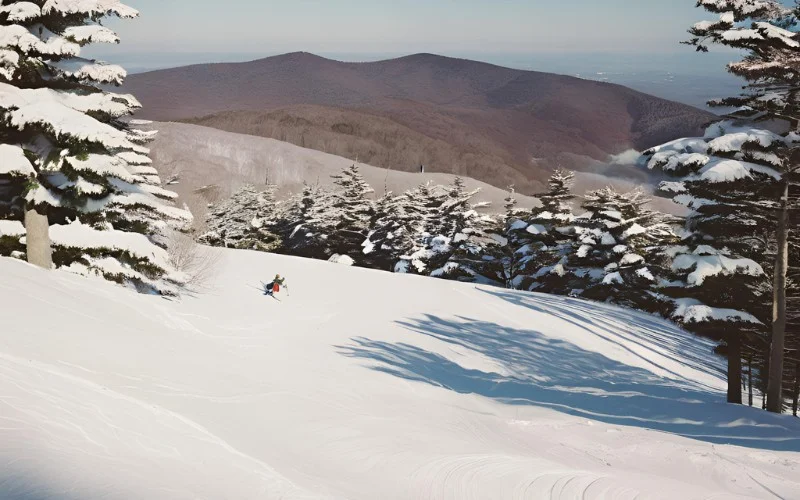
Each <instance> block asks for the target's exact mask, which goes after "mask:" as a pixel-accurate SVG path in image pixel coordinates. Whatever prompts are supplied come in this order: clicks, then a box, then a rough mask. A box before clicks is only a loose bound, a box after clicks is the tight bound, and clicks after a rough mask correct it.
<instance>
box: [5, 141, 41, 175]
mask: <svg viewBox="0 0 800 500" xmlns="http://www.w3.org/2000/svg"><path fill="white" fill-rule="evenodd" d="M35 173H36V171H35V170H34V169H33V165H31V162H30V160H28V158H27V157H26V156H25V152H24V151H23V150H22V148H21V147H19V146H14V145H12V144H0V175H16V176H23V177H28V176H30V175H31V174H35Z"/></svg>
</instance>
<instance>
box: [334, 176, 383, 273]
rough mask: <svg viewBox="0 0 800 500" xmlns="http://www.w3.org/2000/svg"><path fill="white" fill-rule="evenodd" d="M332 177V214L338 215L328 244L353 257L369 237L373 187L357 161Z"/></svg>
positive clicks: (372, 208)
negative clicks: (360, 170) (365, 178)
mask: <svg viewBox="0 0 800 500" xmlns="http://www.w3.org/2000/svg"><path fill="white" fill-rule="evenodd" d="M333 179H334V181H333V183H334V185H335V186H336V190H335V191H334V198H333V207H332V208H333V213H331V216H332V217H335V218H336V227H335V229H336V230H335V231H333V232H331V233H330V238H329V242H328V244H329V246H330V247H331V249H332V251H333V252H334V253H337V254H340V255H348V256H350V257H351V258H354V257H357V254H359V253H361V244H362V243H363V241H364V238H366V236H367V232H368V226H369V222H370V219H371V217H372V214H373V210H374V206H373V202H372V199H371V198H370V195H371V194H372V193H374V190H373V189H372V188H371V187H370V186H369V184H367V182H366V181H365V180H364V177H363V176H362V175H361V172H359V169H358V166H357V165H356V164H353V165H351V166H350V167H348V168H345V169H344V170H343V171H342V172H341V173H340V174H338V175H334V176H333Z"/></svg>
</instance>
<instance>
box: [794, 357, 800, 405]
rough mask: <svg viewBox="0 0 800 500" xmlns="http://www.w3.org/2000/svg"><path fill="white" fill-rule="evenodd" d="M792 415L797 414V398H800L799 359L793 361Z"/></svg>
mask: <svg viewBox="0 0 800 500" xmlns="http://www.w3.org/2000/svg"><path fill="white" fill-rule="evenodd" d="M792 394H793V396H794V397H793V398H792V415H794V416H795V417H796V416H797V400H798V398H800V361H795V362H794V391H793V392H792Z"/></svg>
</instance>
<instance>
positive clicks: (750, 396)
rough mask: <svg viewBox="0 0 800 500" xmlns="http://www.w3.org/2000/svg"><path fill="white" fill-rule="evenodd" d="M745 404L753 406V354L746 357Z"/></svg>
mask: <svg viewBox="0 0 800 500" xmlns="http://www.w3.org/2000/svg"><path fill="white" fill-rule="evenodd" d="M747 404H748V405H749V406H750V407H752V406H753V355H752V354H751V355H750V356H748V357H747Z"/></svg>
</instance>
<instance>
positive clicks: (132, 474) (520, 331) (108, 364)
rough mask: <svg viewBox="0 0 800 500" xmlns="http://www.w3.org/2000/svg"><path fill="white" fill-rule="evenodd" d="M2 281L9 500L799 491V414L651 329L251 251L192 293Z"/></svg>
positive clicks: (584, 309)
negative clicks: (751, 403)
mask: <svg viewBox="0 0 800 500" xmlns="http://www.w3.org/2000/svg"><path fill="white" fill-rule="evenodd" d="M275 273H281V275H284V276H286V277H287V284H288V285H289V287H290V289H289V291H290V296H285V295H284V296H283V297H281V298H282V302H278V301H275V300H272V299H270V298H268V297H265V296H263V295H262V294H261V292H260V291H259V290H258V287H259V281H260V280H263V279H268V278H269V277H271V276H274V275H275ZM0 278H1V279H0V304H2V306H1V307H2V309H1V310H2V330H1V331H0V498H3V499H37V500H39V499H78V498H80V499H87V498H103V499H195V498H207V499H262V498H266V499H271V498H286V499H294V498H351V499H365V500H374V499H453V500H456V499H459V500H460V499H507V498H508V499H513V498H533V499H535V498H547V499H550V498H553V499H572V498H588V499H592V498H605V499H616V498H620V499H633V498H638V499H644V498H680V499H682V500H685V499H691V498H726V499H727V498H798V497H799V496H800V453H798V450H800V421H798V419H794V418H792V417H789V416H775V415H770V414H767V413H766V412H763V411H760V410H755V409H749V408H746V407H736V406H729V405H726V404H724V403H723V402H722V401H723V400H724V382H723V379H722V378H721V376H720V375H719V372H720V371H721V370H722V368H723V363H722V360H721V359H718V358H716V357H714V356H713V355H712V354H710V352H711V347H712V346H711V345H710V344H709V343H706V342H704V341H701V340H698V339H696V338H694V337H692V336H690V335H688V334H686V333H684V332H682V331H681V330H679V329H677V328H675V327H673V326H670V325H669V324H668V323H665V322H663V321H660V320H658V319H655V318H652V317H649V316H646V315H642V314H637V313H634V312H631V311H627V310H623V309H618V308H614V307H609V306H605V305H598V304H591V303H587V302H581V301H577V300H571V299H566V298H560V297H550V296H539V295H527V294H518V293H510V292H506V291H503V290H498V289H491V288H481V287H478V288H476V287H474V286H471V285H465V284H458V283H453V282H448V281H439V280H434V279H428V278H420V277H415V276H403V275H392V274H389V273H381V272H375V271H368V270H362V269H352V268H348V267H345V266H339V265H335V264H329V263H325V262H317V261H309V260H302V259H296V258H290V257H281V256H274V255H267V254H257V253H251V252H244V251H224V252H223V256H222V260H221V264H220V272H219V275H218V277H217V279H216V281H215V283H214V287H213V290H211V291H209V292H207V293H203V294H198V295H196V296H186V297H183V298H182V299H180V300H176V301H170V300H165V299H161V298H157V297H148V296H141V295H136V294H134V293H132V292H130V291H128V290H125V289H123V288H121V287H118V286H115V285H113V284H109V283H106V282H103V281H100V280H95V279H89V278H81V277H77V276H72V275H69V274H66V273H61V272H49V273H48V272H44V271H40V270H37V269H34V268H32V267H29V266H28V265H26V264H24V263H20V262H17V261H13V260H9V259H0ZM722 443H732V444H733V445H728V444H722Z"/></svg>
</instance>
